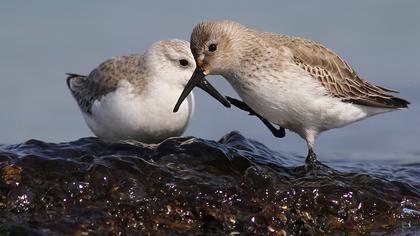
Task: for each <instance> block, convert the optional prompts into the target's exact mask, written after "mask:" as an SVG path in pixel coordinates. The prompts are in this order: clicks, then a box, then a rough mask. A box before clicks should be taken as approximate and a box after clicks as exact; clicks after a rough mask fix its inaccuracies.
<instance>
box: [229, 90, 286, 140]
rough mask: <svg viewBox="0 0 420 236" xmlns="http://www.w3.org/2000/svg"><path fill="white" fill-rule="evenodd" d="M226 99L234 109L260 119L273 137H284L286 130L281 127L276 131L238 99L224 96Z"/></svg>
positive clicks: (268, 122)
mask: <svg viewBox="0 0 420 236" xmlns="http://www.w3.org/2000/svg"><path fill="white" fill-rule="evenodd" d="M226 99H227V100H228V101H229V102H230V103H231V104H232V105H234V106H235V107H237V108H239V109H241V110H244V111H247V112H249V115H250V116H257V117H258V119H260V120H261V121H262V122H263V123H264V125H265V126H266V127H267V128H268V129H269V130H270V131H271V133H272V134H273V135H274V137H277V138H283V137H284V136H286V130H285V129H284V128H283V127H279V128H278V129H276V128H275V127H274V126H273V125H272V124H271V123H270V121H268V120H266V119H265V118H264V117H262V116H260V115H259V114H257V113H256V112H255V111H254V110H252V109H251V108H250V107H249V106H248V105H247V104H246V103H244V102H242V101H239V100H238V99H235V98H232V97H229V96H226Z"/></svg>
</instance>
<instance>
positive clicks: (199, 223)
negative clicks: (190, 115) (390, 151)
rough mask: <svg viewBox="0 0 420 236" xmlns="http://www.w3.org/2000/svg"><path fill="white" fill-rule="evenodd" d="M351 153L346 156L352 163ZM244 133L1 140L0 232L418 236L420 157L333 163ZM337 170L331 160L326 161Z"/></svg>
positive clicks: (331, 163)
mask: <svg viewBox="0 0 420 236" xmlns="http://www.w3.org/2000/svg"><path fill="white" fill-rule="evenodd" d="M343 159H344V160H345V158H343ZM324 164H325V165H319V166H315V167H309V166H305V165H304V158H302V157H295V156H290V155H286V154H283V153H278V152H273V151H271V150H269V149H268V148H266V147H265V146H264V145H263V144H261V143H258V142H256V141H253V140H249V139H246V138H245V137H243V136H242V135H240V134H239V133H237V132H232V133H229V134H227V135H226V136H224V137H223V138H222V139H221V140H220V141H219V142H216V141H211V140H203V139H199V138H195V137H182V138H172V139H169V140H166V141H164V142H163V143H161V144H159V145H144V144H142V143H138V142H124V143H113V144H111V143H105V142H102V141H100V140H98V139H96V138H82V139H79V140H77V141H74V142H69V143H58V144H54V143H44V142H42V141H38V140H29V141H27V142H25V143H22V144H17V145H7V146H6V145H3V146H0V174H1V176H0V209H1V210H0V234H6V233H9V234H12V235H13V234H17V233H21V235H26V234H31V235H37V234H39V235H44V234H45V235H62V234H71V235H89V234H99V235H104V234H113V235H118V234H122V235H127V234H138V233H146V232H147V233H149V234H153V235H154V234H163V235H169V234H175V233H177V234H228V233H231V234H235V233H241V234H264V235H285V234H287V235H290V234H294V235H306V234H326V233H329V234H342V233H343V232H348V233H350V234H360V233H378V234H392V235H395V234H415V232H417V231H418V230H420V228H419V226H420V168H419V166H420V164H412V165H398V164H386V163H383V164H378V163H352V162H349V161H347V162H346V161H344V162H340V163H338V162H325V163H324ZM328 166H330V167H328Z"/></svg>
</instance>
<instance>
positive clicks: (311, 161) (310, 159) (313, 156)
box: [305, 148, 321, 166]
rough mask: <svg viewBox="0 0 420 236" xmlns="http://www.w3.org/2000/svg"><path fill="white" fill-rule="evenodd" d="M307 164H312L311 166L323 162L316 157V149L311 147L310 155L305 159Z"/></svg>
mask: <svg viewBox="0 0 420 236" xmlns="http://www.w3.org/2000/svg"><path fill="white" fill-rule="evenodd" d="M305 162H306V164H307V165H311V166H316V165H319V164H321V163H320V162H319V161H318V160H317V159H316V154H315V152H314V150H313V149H312V148H310V149H309V151H308V156H307V157H306V160H305Z"/></svg>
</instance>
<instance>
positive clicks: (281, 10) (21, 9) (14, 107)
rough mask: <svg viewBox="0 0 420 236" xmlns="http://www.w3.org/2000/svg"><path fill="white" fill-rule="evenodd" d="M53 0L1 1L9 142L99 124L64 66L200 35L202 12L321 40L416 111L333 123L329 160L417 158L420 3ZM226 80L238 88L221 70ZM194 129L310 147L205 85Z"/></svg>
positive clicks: (324, 153) (219, 82) (3, 122)
mask: <svg viewBox="0 0 420 236" xmlns="http://www.w3.org/2000/svg"><path fill="white" fill-rule="evenodd" d="M238 3H239V2H238V1H150V2H148V3H142V2H140V1H129V2H128V3H127V2H126V3H124V4H121V3H119V2H115V1H96V2H94V1H89V2H86V1H71V2H57V1H42V2H30V3H26V4H19V3H18V2H13V1H9V2H4V3H2V5H1V8H0V71H1V75H0V76H1V79H0V81H1V85H0V108H1V111H2V112H1V115H0V143H20V142H23V141H26V140H28V139H33V138H35V139H40V140H43V141H49V142H60V141H71V140H74V139H78V138H81V137H85V136H92V133H91V132H90V130H89V129H88V128H87V126H86V125H85V123H84V121H83V119H82V116H81V114H80V112H79V110H78V107H77V105H76V103H75V101H74V100H73V98H72V97H71V96H70V93H69V92H68V91H67V87H66V83H65V77H66V76H65V73H66V72H74V73H81V74H87V73H89V72H90V71H91V70H92V69H93V68H94V67H96V66H97V65H99V64H100V63H101V62H102V61H104V60H106V59H108V58H110V57H113V56H117V55H122V54H128V53H138V52H142V51H144V50H145V49H146V48H148V47H149V46H150V45H151V44H152V43H153V42H154V41H157V40H161V39H170V38H180V39H185V40H188V39H189V35H190V33H191V30H192V27H193V26H194V25H195V24H197V23H199V22H200V21H203V20H209V19H230V20H235V21H238V22H240V23H242V24H244V25H247V26H250V27H253V28H256V29H259V30H264V31H272V32H277V33H283V34H289V35H296V36H302V37H306V38H310V39H313V40H316V41H319V42H322V43H323V44H324V45H326V46H327V47H329V48H331V49H332V50H334V51H335V52H337V53H338V54H339V55H341V56H342V57H343V58H344V59H345V60H346V61H347V62H348V63H349V64H350V65H351V66H352V67H353V68H354V69H355V70H356V71H357V72H358V73H359V75H360V76H361V77H362V78H364V79H366V80H368V81H370V82H373V83H376V84H378V85H381V86H384V87H390V88H393V89H396V90H399V91H400V92H401V93H400V96H401V97H403V98H406V99H408V100H409V101H411V102H412V105H411V107H410V109H408V110H403V111H398V112H393V113H388V114H383V115H379V116H376V117H374V118H370V119H368V120H365V121H362V122H359V123H357V124H353V125H350V126H347V127H345V128H342V129H336V130H332V131H329V132H326V133H323V134H322V135H321V137H320V138H319V139H318V142H317V147H316V149H317V152H318V155H319V156H320V157H321V158H324V159H327V158H335V159H337V158H338V159H339V158H340V157H341V156H343V158H344V157H345V158H350V157H351V158H355V159H362V160H363V159H375V158H382V159H387V160H388V159H389V160H410V161H418V159H417V158H418V157H420V145H419V139H420V124H419V121H420V107H419V105H418V104H419V102H420V92H419V91H420V72H419V66H420V65H419V58H420V47H419V42H420V30H419V25H420V14H419V12H420V2H419V1H398V2H397V1H392V0H388V1H383V0H376V1H351V2H344V3H338V2H337V1H316V2H315V1H310V2H303V1H299V2H297V1H264V2H262V1H241V2H240V4H238ZM208 79H209V80H210V82H211V83H212V84H213V85H214V86H215V87H217V88H218V90H219V91H220V92H222V93H224V94H226V95H231V96H235V97H237V95H236V94H235V93H234V91H233V90H232V89H231V88H230V85H229V84H228V83H227V82H226V81H225V80H224V79H223V78H221V77H218V76H213V77H208ZM195 97H196V112H195V116H194V117H193V119H192V121H191V123H190V125H189V128H188V129H187V131H186V134H185V135H193V136H197V137H202V138H206V139H216V140H218V139H219V138H220V137H222V136H223V135H224V134H226V133H228V132H229V131H232V130H239V131H240V132H242V134H243V135H245V136H246V137H249V138H252V139H255V140H258V141H260V142H262V143H264V144H265V145H267V146H268V147H270V148H272V149H275V150H278V151H286V152H291V153H296V154H299V155H302V156H304V155H306V145H305V143H304V141H303V140H302V139H301V138H300V137H298V136H297V135H296V134H293V133H291V132H288V133H287V135H286V138H284V139H276V138H274V137H273V136H271V134H270V133H269V131H268V130H266V129H265V127H264V126H263V125H262V124H261V123H260V122H259V121H258V120H257V119H256V118H252V117H248V116H247V115H246V114H245V113H243V112H241V111H238V110H237V109H226V108H224V107H222V106H221V105H220V104H219V103H217V102H216V101H215V100H213V99H212V98H210V97H209V96H208V95H207V94H204V93H202V92H201V91H198V90H196V96H195Z"/></svg>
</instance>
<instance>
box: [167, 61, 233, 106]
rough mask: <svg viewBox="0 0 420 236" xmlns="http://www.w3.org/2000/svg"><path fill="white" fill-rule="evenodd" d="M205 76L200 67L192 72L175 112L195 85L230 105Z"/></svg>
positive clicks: (225, 104) (224, 103)
mask: <svg viewBox="0 0 420 236" xmlns="http://www.w3.org/2000/svg"><path fill="white" fill-rule="evenodd" d="M204 77H205V75H204V73H203V71H202V70H201V69H200V68H199V67H197V68H196V69H195V71H194V73H193V74H192V76H191V79H190V80H189V81H188V83H187V85H186V86H185V88H184V91H182V93H181V96H179V99H178V101H177V102H176V105H175V107H174V110H173V112H177V111H178V109H179V107H180V106H181V104H182V102H183V101H184V100H185V98H186V97H187V96H188V94H190V93H191V91H192V90H193V88H194V87H195V86H197V87H199V88H201V89H202V90H204V91H206V92H207V93H208V94H210V95H211V96H212V97H213V98H215V99H217V100H218V101H219V102H220V103H222V104H223V105H224V106H225V107H230V103H229V102H228V101H227V100H226V98H225V97H223V96H222V95H221V94H220V93H219V92H218V91H217V90H216V89H215V88H214V87H213V86H212V85H211V84H210V83H209V82H208V81H207V80H206V79H204Z"/></svg>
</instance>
